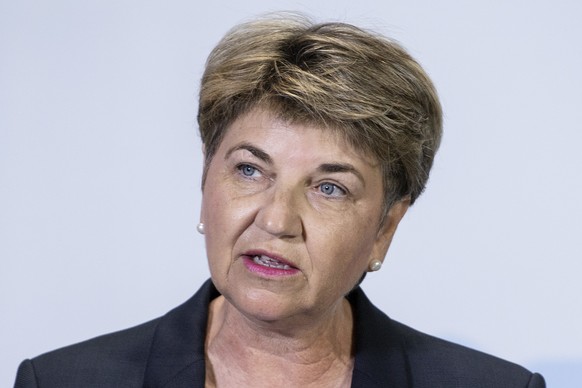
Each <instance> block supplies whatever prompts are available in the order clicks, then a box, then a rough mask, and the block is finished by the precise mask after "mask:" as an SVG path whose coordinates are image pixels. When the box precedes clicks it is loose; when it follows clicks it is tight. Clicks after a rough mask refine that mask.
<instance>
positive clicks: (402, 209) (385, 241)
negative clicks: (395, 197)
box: [370, 196, 410, 262]
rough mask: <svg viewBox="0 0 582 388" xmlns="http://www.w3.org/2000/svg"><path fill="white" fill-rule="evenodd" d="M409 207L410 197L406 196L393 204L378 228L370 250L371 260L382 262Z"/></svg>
mask: <svg viewBox="0 0 582 388" xmlns="http://www.w3.org/2000/svg"><path fill="white" fill-rule="evenodd" d="M409 207H410V197H409V196H407V197H405V198H403V199H401V200H400V201H398V202H396V203H394V204H393V205H392V207H391V208H390V210H388V214H387V215H386V220H385V221H384V224H383V225H382V226H381V227H380V230H379V231H378V234H377V236H376V241H375V243H374V248H373V249H372V255H371V257H370V259H371V260H380V261H382V262H384V258H385V257H386V253H387V252H388V248H389V247H390V244H391V243H392V238H393V237H394V233H396V228H398V224H399V223H400V220H402V217H404V215H405V214H406V211H407V210H408V208H409Z"/></svg>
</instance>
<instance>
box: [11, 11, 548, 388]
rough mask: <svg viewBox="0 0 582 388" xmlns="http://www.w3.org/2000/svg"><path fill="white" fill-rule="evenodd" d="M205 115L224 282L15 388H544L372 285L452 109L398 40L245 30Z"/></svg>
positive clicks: (214, 82)
mask: <svg viewBox="0 0 582 388" xmlns="http://www.w3.org/2000/svg"><path fill="white" fill-rule="evenodd" d="M198 121H199V126H200V132H201V136H202V141H203V144H204V153H205V165H204V174H203V179H202V188H203V203H202V212H201V223H200V224H199V226H198V230H199V232H200V233H203V234H205V239H206V248H207V256H208V262H209V266H210V272H211V277H212V279H211V280H209V281H208V282H207V283H206V284H204V285H203V286H202V288H201V289H200V290H199V291H198V292H197V294H196V295H194V297H193V298H192V299H190V300H189V301H188V302H186V303H185V304H184V305H182V306H180V307H178V308H176V309H174V310H172V311H171V312H169V313H168V314H166V315H165V316H164V317H162V318H159V319H156V320H154V321H151V322H148V323H145V324H143V325H140V326H138V327H135V328H132V329H128V330H125V331H122V332H118V333H113V334H109V335H106V336H103V337H99V338H96V339H93V340H90V341H87V342H84V343H81V344H77V345H73V346H71V347H68V348H64V349H61V350H57V351H54V352H51V353H48V354H45V355H42V356H39V357H37V358H35V359H33V360H26V361H24V362H23V363H22V365H21V367H20V369H19V374H18V377H17V381H16V387H37V386H38V387H140V386H145V387H202V386H206V387H214V386H218V387H280V386H290V387H299V386H301V387H350V386H352V387H473V386H479V387H543V386H544V382H543V378H542V377H541V376H540V375H538V374H532V373H530V372H529V371H527V370H525V369H523V368H521V367H519V366H517V365H514V364H511V363H509V362H506V361H502V360H499V359H497V358H494V357H492V356H488V355H485V354H482V353H479V352H477V351H473V350H469V349H467V348H464V347H461V346H459V345H454V344H451V343H448V342H445V341H442V340H439V339H436V338H433V337H430V336H428V335H425V334H422V333H419V332H417V331H415V330H413V329H411V328H408V327H406V326H404V325H401V324H399V323H397V322H395V321H392V320H390V319H389V318H388V317H387V316H385V315H384V314H383V313H382V312H380V311H379V310H377V309H376V308H375V307H374V306H373V305H372V304H371V303H370V302H369V301H368V299H367V298H366V296H365V295H364V293H363V291H362V290H361V289H360V288H359V287H358V285H359V283H360V282H361V281H362V279H363V278H364V276H365V274H366V273H367V272H370V271H378V270H379V269H380V268H381V266H382V261H383V260H384V256H385V255H386V252H387V250H388V247H389V245H390V242H391V240H392V237H393V235H394V233H395V231H396V228H397V226H398V223H399V222H400V220H401V218H402V217H403V216H404V214H405V213H406V211H407V209H408V207H409V206H410V205H411V204H413V203H414V201H415V200H416V199H417V198H418V196H419V195H420V194H421V192H422V191H423V189H424V186H425V184H426V181H427V179H428V175H429V170H430V168H431V165H432V162H433V158H434V154H435V152H436V150H437V148H438V145H439V141H440V137H441V108H440V105H439V102H438V98H437V96H436V92H435V90H434V88H433V85H432V83H431V81H430V80H429V78H428V77H427V75H426V74H425V72H424V71H423V70H422V69H421V67H420V66H419V65H418V64H417V63H416V62H415V61H414V60H413V59H412V58H411V57H410V56H409V55H408V54H407V53H406V52H405V51H404V50H403V49H402V48H401V47H399V46H398V45H396V44H395V43H393V42H391V41H389V40H387V39H385V38H383V37H380V36H377V35H374V34H371V33H368V32H365V31H362V30H360V29H358V28H356V27H353V26H350V25H346V24H323V25H312V24H311V23H309V22H308V21H307V20H304V19H302V18H300V17H293V18H287V19H285V18H271V19H264V20H258V21H255V22H251V23H248V24H243V25H241V26H238V27H236V28H235V29H234V30H232V31H231V32H230V33H228V34H227V35H226V36H225V37H224V39H223V40H222V41H221V42H220V43H219V44H218V46H217V47H216V48H215V49H214V50H213V52H212V53H211V55H210V57H209V59H208V62H207V67H206V71H205V73H204V76H203V79H202V87H201V93H200V106H199V115H198Z"/></svg>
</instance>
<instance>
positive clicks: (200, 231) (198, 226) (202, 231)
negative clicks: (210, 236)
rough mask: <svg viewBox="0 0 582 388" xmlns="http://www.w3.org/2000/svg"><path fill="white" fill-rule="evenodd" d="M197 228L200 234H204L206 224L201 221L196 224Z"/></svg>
mask: <svg viewBox="0 0 582 388" xmlns="http://www.w3.org/2000/svg"><path fill="white" fill-rule="evenodd" d="M196 230H197V231H198V233H200V234H204V224H203V223H202V222H201V223H199V224H198V225H197V226H196Z"/></svg>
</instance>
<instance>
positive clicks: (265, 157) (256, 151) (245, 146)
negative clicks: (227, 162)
mask: <svg viewBox="0 0 582 388" xmlns="http://www.w3.org/2000/svg"><path fill="white" fill-rule="evenodd" d="M239 150H246V151H249V152H250V153H251V154H253V156H254V157H255V158H258V159H260V160H262V161H263V162H265V163H268V164H273V159H271V157H270V156H269V154H267V153H266V152H265V151H263V150H261V149H260V148H257V147H255V146H254V145H252V144H250V143H240V144H237V145H235V146H234V147H232V148H231V149H229V150H228V151H227V153H226V155H224V159H228V158H229V157H230V155H231V154H232V153H233V152H235V151H239Z"/></svg>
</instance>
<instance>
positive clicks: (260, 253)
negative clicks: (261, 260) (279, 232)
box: [242, 249, 297, 268]
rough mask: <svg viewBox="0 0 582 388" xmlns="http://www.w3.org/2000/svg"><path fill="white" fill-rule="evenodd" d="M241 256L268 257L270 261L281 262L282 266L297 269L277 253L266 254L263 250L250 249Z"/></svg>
mask: <svg viewBox="0 0 582 388" xmlns="http://www.w3.org/2000/svg"><path fill="white" fill-rule="evenodd" d="M242 255H243V256H250V257H255V256H268V257H270V258H271V259H274V260H277V261H279V262H281V263H283V264H286V265H288V266H290V267H293V268H297V266H296V265H295V264H294V263H292V262H291V261H289V260H287V259H285V258H283V257H282V255H280V254H278V253H273V252H268V251H265V250H262V249H251V250H248V251H245V252H243V253H242Z"/></svg>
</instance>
